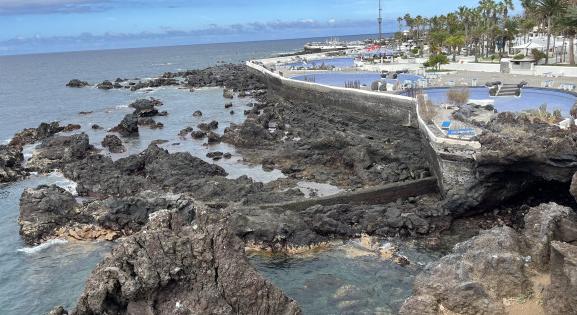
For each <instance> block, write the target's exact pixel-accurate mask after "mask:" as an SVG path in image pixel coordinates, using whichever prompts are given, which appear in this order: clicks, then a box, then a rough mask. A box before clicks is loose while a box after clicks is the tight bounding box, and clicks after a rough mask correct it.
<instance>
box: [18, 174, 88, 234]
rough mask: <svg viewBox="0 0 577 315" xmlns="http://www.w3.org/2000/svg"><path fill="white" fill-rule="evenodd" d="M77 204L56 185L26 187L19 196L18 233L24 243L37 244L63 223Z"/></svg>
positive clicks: (70, 195)
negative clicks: (34, 187)
mask: <svg viewBox="0 0 577 315" xmlns="http://www.w3.org/2000/svg"><path fill="white" fill-rule="evenodd" d="M77 206H78V204H77V203H76V200H75V199H74V196H72V194H71V193H70V192H68V191H66V190H64V189H63V188H60V187H58V186H55V185H52V186H39V187H37V188H36V189H30V188H29V189H26V190H25V191H24V192H23V193H22V196H21V197H20V217H19V219H18V224H20V235H21V236H22V238H23V239H24V242H25V243H26V244H37V243H40V242H41V241H43V240H45V239H46V238H47V237H48V236H50V235H51V234H52V233H53V231H54V230H55V229H57V228H58V227H60V226H63V225H65V224H66V223H67V222H68V221H69V220H70V218H71V217H73V216H74V215H75V208H76V207H77Z"/></svg>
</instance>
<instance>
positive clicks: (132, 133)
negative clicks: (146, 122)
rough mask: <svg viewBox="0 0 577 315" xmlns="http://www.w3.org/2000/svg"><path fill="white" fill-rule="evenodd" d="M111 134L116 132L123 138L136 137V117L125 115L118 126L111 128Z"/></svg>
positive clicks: (134, 115)
mask: <svg viewBox="0 0 577 315" xmlns="http://www.w3.org/2000/svg"><path fill="white" fill-rule="evenodd" d="M110 131H111V132H118V133H120V135H122V136H123V137H138V115H136V114H127V115H126V116H124V118H123V119H122V121H121V122H120V124H118V126H116V127H114V128H112V129H111V130H110Z"/></svg>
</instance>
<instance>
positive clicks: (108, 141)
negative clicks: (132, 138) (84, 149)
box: [102, 135, 126, 153]
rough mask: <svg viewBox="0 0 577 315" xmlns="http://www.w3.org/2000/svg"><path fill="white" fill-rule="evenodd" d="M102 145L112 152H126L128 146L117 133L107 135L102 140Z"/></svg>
mask: <svg viewBox="0 0 577 315" xmlns="http://www.w3.org/2000/svg"><path fill="white" fill-rule="evenodd" d="M102 146H103V147H104V148H108V150H109V151H110V152H112V153H123V152H126V148H125V147H124V145H123V144H122V140H120V138H118V137H117V136H115V135H106V137H104V139H103V140H102Z"/></svg>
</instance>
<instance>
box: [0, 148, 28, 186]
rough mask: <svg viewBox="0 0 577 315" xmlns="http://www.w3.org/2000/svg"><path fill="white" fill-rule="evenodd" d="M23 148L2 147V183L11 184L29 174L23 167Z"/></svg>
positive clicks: (0, 162) (0, 166)
mask: <svg viewBox="0 0 577 315" xmlns="http://www.w3.org/2000/svg"><path fill="white" fill-rule="evenodd" d="M23 162H24V155H23V154H22V148H19V147H14V146H9V145H0V183H9V182H13V181H17V180H19V179H22V178H24V177H25V176H26V175H27V174H28V172H27V171H26V170H25V169H24V168H23V167H22V163H23Z"/></svg>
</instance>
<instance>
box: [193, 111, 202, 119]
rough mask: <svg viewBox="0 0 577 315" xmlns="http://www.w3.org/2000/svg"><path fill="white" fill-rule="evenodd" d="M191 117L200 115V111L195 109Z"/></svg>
mask: <svg viewBox="0 0 577 315" xmlns="http://www.w3.org/2000/svg"><path fill="white" fill-rule="evenodd" d="M192 116H193V117H202V112H201V111H199V110H197V111H195V112H194V113H193V114H192Z"/></svg>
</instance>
